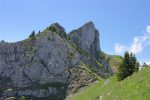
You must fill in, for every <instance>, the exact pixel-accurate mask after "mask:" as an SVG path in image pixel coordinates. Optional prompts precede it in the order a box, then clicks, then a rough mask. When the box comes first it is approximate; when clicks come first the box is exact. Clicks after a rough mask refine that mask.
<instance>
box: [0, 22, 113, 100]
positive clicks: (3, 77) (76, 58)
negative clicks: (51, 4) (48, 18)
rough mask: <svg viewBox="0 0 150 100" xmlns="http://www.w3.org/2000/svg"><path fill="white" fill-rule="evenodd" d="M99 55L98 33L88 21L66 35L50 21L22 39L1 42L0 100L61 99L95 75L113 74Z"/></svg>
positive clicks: (90, 80) (61, 28)
mask: <svg viewBox="0 0 150 100" xmlns="http://www.w3.org/2000/svg"><path fill="white" fill-rule="evenodd" d="M100 56H101V49H100V41H99V32H98V30H97V29H96V28H95V26H94V24H93V23H92V22H88V23H86V24H85V25H83V26H82V27H80V28H79V29H77V30H74V31H72V32H70V33H68V34H66V32H65V29H64V28H63V27H62V26H60V25H59V24H58V23H54V24H52V25H51V26H49V27H47V29H45V30H44V31H43V32H40V33H38V34H36V36H33V37H29V38H28V39H26V40H23V41H19V42H16V43H7V42H1V43H0V99H4V98H7V97H11V96H13V97H15V98H18V97H20V96H26V97H29V98H32V99H35V100H36V99H37V98H41V99H44V100H49V99H52V100H62V99H64V98H65V97H66V96H67V95H68V94H70V93H74V92H76V91H77V90H78V89H79V88H80V87H83V86H86V85H88V84H90V83H91V82H93V81H95V80H97V78H96V76H95V74H97V75H99V76H101V77H103V78H107V77H109V76H110V75H112V74H113V71H112V69H111V67H110V66H108V64H107V62H106V61H105V60H102V59H101V57H100ZM104 61H105V63H106V64H103V63H104Z"/></svg>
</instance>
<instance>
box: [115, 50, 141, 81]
mask: <svg viewBox="0 0 150 100" xmlns="http://www.w3.org/2000/svg"><path fill="white" fill-rule="evenodd" d="M138 68H139V64H138V63H137V60H136V57H135V54H133V53H129V52H125V54H124V58H123V61H122V64H121V65H120V66H119V70H118V73H117V77H118V80H123V79H124V78H126V77H128V76H130V75H132V74H133V72H136V71H138Z"/></svg>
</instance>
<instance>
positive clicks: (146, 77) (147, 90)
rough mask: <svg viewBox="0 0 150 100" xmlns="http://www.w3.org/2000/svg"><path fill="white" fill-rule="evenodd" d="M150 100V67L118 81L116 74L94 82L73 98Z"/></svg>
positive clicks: (84, 99) (83, 99) (73, 99)
mask: <svg viewBox="0 0 150 100" xmlns="http://www.w3.org/2000/svg"><path fill="white" fill-rule="evenodd" d="M99 98H102V99H101V100H112V99H114V100H150V68H144V69H142V70H141V71H139V72H137V73H134V74H133V75H132V76H130V77H128V78H126V79H125V80H123V81H121V82H118V81H117V79H116V76H113V77H111V78H109V79H107V80H104V81H99V82H98V83H94V84H93V85H92V86H90V87H87V88H85V89H84V90H82V91H80V92H78V93H76V94H74V95H73V96H72V100H99Z"/></svg>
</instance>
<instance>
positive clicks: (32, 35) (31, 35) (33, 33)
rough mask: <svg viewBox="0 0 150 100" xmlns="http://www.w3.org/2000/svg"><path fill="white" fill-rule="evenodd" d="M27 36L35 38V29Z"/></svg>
mask: <svg viewBox="0 0 150 100" xmlns="http://www.w3.org/2000/svg"><path fill="white" fill-rule="evenodd" d="M29 38H31V39H33V38H35V31H32V33H31V34H30V35H29Z"/></svg>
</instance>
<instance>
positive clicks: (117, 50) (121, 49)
mask: <svg viewBox="0 0 150 100" xmlns="http://www.w3.org/2000/svg"><path fill="white" fill-rule="evenodd" d="M126 49H127V47H126V46H123V45H121V44H118V43H117V44H115V53H116V54H121V53H123V52H125V51H126Z"/></svg>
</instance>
